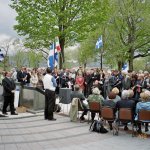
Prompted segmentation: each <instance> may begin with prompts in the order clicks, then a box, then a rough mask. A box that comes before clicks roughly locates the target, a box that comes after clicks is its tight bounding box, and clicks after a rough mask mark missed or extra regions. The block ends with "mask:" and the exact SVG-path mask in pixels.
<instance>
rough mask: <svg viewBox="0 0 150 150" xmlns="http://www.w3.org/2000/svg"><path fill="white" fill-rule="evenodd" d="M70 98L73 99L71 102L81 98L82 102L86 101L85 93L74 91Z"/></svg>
mask: <svg viewBox="0 0 150 150" xmlns="http://www.w3.org/2000/svg"><path fill="white" fill-rule="evenodd" d="M70 98H71V101H72V99H73V98H79V99H80V100H81V102H82V101H83V100H85V97H84V95H83V93H80V92H79V91H73V92H72V93H71V95H70Z"/></svg>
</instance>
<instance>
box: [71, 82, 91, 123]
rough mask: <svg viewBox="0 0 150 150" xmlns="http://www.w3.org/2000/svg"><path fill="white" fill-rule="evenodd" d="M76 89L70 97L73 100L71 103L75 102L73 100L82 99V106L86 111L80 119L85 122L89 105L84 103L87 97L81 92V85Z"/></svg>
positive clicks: (76, 86)
mask: <svg viewBox="0 0 150 150" xmlns="http://www.w3.org/2000/svg"><path fill="white" fill-rule="evenodd" d="M74 88H75V89H74V90H75V91H72V93H71V95H70V98H71V101H72V100H73V98H79V99H80V101H81V104H82V106H83V108H84V111H83V113H82V115H81V117H80V120H82V121H83V120H85V118H84V115H87V111H88V109H87V105H86V104H85V103H83V101H84V100H85V97H84V95H83V93H82V92H81V91H80V86H79V85H77V84H76V85H75V86H74Z"/></svg>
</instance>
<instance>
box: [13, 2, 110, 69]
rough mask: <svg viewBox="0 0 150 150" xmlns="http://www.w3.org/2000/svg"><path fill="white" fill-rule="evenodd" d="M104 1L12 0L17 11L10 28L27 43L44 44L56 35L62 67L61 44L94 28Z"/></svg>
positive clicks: (104, 7)
mask: <svg viewBox="0 0 150 150" xmlns="http://www.w3.org/2000/svg"><path fill="white" fill-rule="evenodd" d="M107 4H108V0H92V1H89V0H82V1H81V0H48V1H47V0H40V1H37V0H32V1H31V0H12V4H11V7H12V8H13V9H15V10H16V12H17V14H18V16H17V17H16V20H17V22H18V24H17V25H15V27H14V28H15V30H17V32H18V33H19V34H20V35H23V36H25V37H26V40H27V43H28V46H30V47H32V48H33V47H34V46H35V47H34V48H35V49H37V47H38V48H43V47H44V48H48V47H49V44H50V43H51V42H52V41H53V40H54V38H55V37H56V36H59V41H60V46H61V50H62V51H61V57H60V58H62V59H60V68H62V63H63V62H65V58H64V48H65V46H67V45H69V44H70V42H71V43H72V42H75V41H81V40H83V39H84V38H85V37H86V35H87V34H88V33H89V32H90V31H92V30H94V29H95V28H97V25H98V24H99V23H100V22H101V21H103V20H104V19H105V14H106V12H107V11H109V9H108V5H107Z"/></svg>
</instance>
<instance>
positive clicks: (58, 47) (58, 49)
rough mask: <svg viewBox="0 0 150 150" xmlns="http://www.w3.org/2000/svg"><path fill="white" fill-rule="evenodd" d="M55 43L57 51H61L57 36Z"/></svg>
mask: <svg viewBox="0 0 150 150" xmlns="http://www.w3.org/2000/svg"><path fill="white" fill-rule="evenodd" d="M55 43H56V50H57V52H58V53H59V52H61V47H60V44H59V38H58V37H56V38H55Z"/></svg>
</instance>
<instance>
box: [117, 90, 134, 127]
mask: <svg viewBox="0 0 150 150" xmlns="http://www.w3.org/2000/svg"><path fill="white" fill-rule="evenodd" d="M128 97H129V91H128V90H123V91H122V98H121V100H120V101H118V102H117V103H116V109H117V110H118V111H119V110H120V108H130V109H132V112H133V115H134V106H135V102H134V101H132V100H129V99H128ZM133 117H134V116H133ZM124 125H125V126H124V130H128V127H127V123H124Z"/></svg>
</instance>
